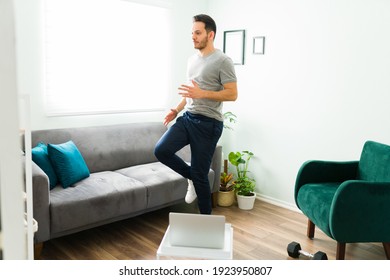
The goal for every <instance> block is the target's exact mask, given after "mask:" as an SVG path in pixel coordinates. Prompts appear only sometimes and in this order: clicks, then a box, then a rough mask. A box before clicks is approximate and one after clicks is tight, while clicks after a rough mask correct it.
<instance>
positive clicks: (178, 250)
mask: <svg viewBox="0 0 390 280" xmlns="http://www.w3.org/2000/svg"><path fill="white" fill-rule="evenodd" d="M169 230H170V228H169V226H168V228H167V230H166V232H165V234H164V237H163V239H162V241H161V244H160V246H159V247H158V250H157V254H156V258H157V259H160V257H162V256H166V257H179V258H191V259H214V260H231V259H233V227H232V225H231V224H228V223H226V224H225V243H224V244H225V245H224V247H223V248H222V249H212V248H199V247H184V246H172V245H171V244H170V242H169V238H168V236H169Z"/></svg>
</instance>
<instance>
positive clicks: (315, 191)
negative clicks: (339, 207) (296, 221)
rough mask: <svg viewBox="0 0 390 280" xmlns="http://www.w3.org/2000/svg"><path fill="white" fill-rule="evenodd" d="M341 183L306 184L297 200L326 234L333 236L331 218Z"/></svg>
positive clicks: (303, 210)
mask: <svg viewBox="0 0 390 280" xmlns="http://www.w3.org/2000/svg"><path fill="white" fill-rule="evenodd" d="M339 185H340V183H322V184H305V185H304V186H302V188H301V189H300V190H299V193H298V197H297V202H298V205H300V209H301V211H302V212H303V213H304V214H305V215H306V216H307V217H308V218H309V219H310V220H311V221H312V222H313V223H314V224H315V225H317V226H318V227H319V228H320V229H321V230H322V231H323V232H324V233H325V234H327V235H328V236H332V234H331V230H330V226H329V219H330V210H331V204H332V201H333V197H334V195H335V193H336V191H337V188H338V187H339Z"/></svg>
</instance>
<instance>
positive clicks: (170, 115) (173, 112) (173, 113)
mask: <svg viewBox="0 0 390 280" xmlns="http://www.w3.org/2000/svg"><path fill="white" fill-rule="evenodd" d="M177 114H178V112H177V110H176V109H171V110H170V111H169V113H168V114H167V115H166V116H165V118H164V125H165V126H167V125H168V124H169V123H170V122H171V121H173V120H174V119H175V118H176V117H177Z"/></svg>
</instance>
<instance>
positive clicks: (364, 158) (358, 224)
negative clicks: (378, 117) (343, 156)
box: [294, 141, 390, 260]
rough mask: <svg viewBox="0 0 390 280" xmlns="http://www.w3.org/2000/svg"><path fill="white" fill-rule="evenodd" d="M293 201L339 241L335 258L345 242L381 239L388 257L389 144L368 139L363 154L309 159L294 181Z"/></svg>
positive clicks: (341, 253) (341, 255) (310, 220)
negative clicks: (353, 158)
mask: <svg viewBox="0 0 390 280" xmlns="http://www.w3.org/2000/svg"><path fill="white" fill-rule="evenodd" d="M294 195H295V202H296V205H297V206H298V208H299V209H300V210H301V211H302V212H303V214H304V215H306V216H307V217H308V227H307V236H308V237H309V238H313V237H314V231H315V226H317V227H318V228H320V229H321V230H322V231H323V232H324V233H325V234H327V235H328V236H329V237H331V238H332V239H334V240H335V241H337V252H336V259H338V260H342V259H344V258H345V248H346V243H361V242H379V243H382V244H383V247H384V250H385V254H386V258H387V259H390V146H388V145H385V144H381V143H378V142H374V141H367V142H366V143H365V144H364V146H363V150H362V153H361V156H360V160H356V161H347V162H335V161H320V160H311V161H307V162H305V163H304V164H303V165H302V166H301V168H300V170H299V172H298V174H297V179H296V183H295V193H294Z"/></svg>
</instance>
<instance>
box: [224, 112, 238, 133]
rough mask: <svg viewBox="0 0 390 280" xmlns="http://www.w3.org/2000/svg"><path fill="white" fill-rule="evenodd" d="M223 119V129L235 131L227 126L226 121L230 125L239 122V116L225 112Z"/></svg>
mask: <svg viewBox="0 0 390 280" xmlns="http://www.w3.org/2000/svg"><path fill="white" fill-rule="evenodd" d="M223 119H224V123H223V127H224V128H226V129H231V130H233V128H232V127H231V126H230V125H229V124H226V123H225V121H226V122H228V123H235V122H236V120H237V116H236V115H235V114H233V113H232V112H225V113H224V114H223Z"/></svg>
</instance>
